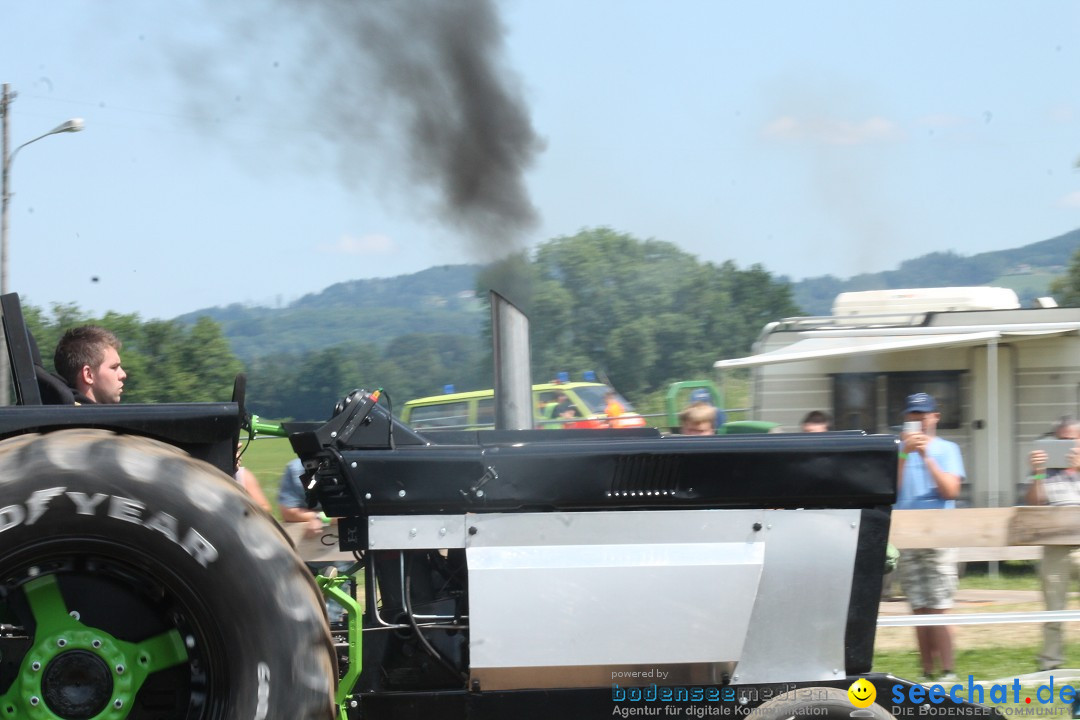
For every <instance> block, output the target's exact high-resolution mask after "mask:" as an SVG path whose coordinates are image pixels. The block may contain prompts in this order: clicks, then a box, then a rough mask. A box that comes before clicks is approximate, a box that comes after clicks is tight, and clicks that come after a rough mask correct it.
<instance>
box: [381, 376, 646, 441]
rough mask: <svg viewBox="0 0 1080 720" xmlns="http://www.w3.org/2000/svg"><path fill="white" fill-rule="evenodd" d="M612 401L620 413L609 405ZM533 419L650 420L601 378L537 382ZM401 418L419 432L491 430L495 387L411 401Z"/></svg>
mask: <svg viewBox="0 0 1080 720" xmlns="http://www.w3.org/2000/svg"><path fill="white" fill-rule="evenodd" d="M609 393H610V394H611V395H610V396H609ZM611 400H614V401H615V402H616V403H617V404H618V406H619V407H620V408H621V412H619V411H618V409H617V408H615V407H614V406H609V402H610V401H611ZM609 410H610V411H611V416H610V417H609V415H608V413H609ZM616 413H617V414H616ZM533 419H534V426H535V427H537V428H549V429H554V428H565V429H582V428H584V429H600V428H628V427H644V426H645V424H646V423H645V418H643V417H642V416H641V415H639V414H638V413H636V412H635V411H634V408H633V406H632V405H631V404H630V403H629V402H628V401H627V400H626V399H625V398H624V397H622V396H621V395H619V394H618V393H617V392H615V391H614V390H612V389H611V388H610V387H609V386H607V385H605V384H603V383H599V382H565V383H544V384H541V385H533ZM401 420H402V422H404V423H406V424H408V425H411V426H412V427H414V428H415V429H417V430H423V429H439V430H482V429H490V428H493V427H495V391H494V390H474V391H472V392H460V393H448V394H445V395H432V396H431V397H424V398H417V399H416V400H409V401H408V402H407V403H405V405H404V407H403V408H402V410H401Z"/></svg>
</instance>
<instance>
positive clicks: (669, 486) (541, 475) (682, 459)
mask: <svg viewBox="0 0 1080 720" xmlns="http://www.w3.org/2000/svg"><path fill="white" fill-rule="evenodd" d="M581 432H584V433H590V432H595V431H581ZM619 432H620V431H612V433H611V434H607V433H605V434H604V435H605V437H603V438H601V437H593V438H589V439H584V438H578V437H566V436H563V434H562V433H554V432H548V431H535V432H533V431H520V432H519V433H517V434H516V435H515V434H514V433H511V432H501V433H492V436H493V437H492V438H491V441H489V440H488V438H487V437H486V434H485V433H484V432H480V433H476V435H477V439H478V442H477V443H475V444H471V445H437V444H428V445H409V446H402V447H398V448H395V449H392V450H390V449H386V450H374V451H372V450H364V451H356V450H349V449H343V450H341V451H339V452H335V453H333V456H324V457H322V458H321V459H322V461H323V463H322V469H321V470H320V471H319V473H318V475H319V476H320V479H321V480H323V482H320V483H319V484H318V486H317V487H318V494H319V500H320V502H322V504H323V507H324V509H325V510H326V512H327V513H328V514H335V515H340V516H345V515H360V514H364V515H402V514H438V513H466V512H516V511H531V512H535V511H548V510H564V511H571V510H616V509H637V510H640V509H675V508H680V509H685V508H754V507H765V508H802V507H814V508H875V507H880V506H883V505H891V504H892V503H893V502H894V501H895V499H896V497H895V493H896V452H897V445H896V443H897V441H896V438H895V436H892V435H880V436H863V435H847V434H844V435H821V434H814V435H804V434H799V435H795V434H792V435H779V434H778V435H731V436H716V437H681V436H668V437H659V436H655V435H654V436H652V437H641V436H635V437H627V436H623V437H619V436H617V433H619ZM601 439H602V440H603V441H602V442H601V441H600V440H601ZM296 444H297V443H295V442H294V445H296ZM331 477H332V481H326V480H328V479H330V478H331ZM346 490H347V493H346V492H345V491H346Z"/></svg>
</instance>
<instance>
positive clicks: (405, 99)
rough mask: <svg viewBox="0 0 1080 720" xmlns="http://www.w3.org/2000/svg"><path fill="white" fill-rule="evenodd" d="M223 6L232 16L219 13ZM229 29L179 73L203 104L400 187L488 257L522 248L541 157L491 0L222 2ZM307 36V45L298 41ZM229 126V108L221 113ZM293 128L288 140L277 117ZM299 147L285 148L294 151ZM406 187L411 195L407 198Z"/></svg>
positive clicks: (412, 204) (411, 207)
mask: <svg viewBox="0 0 1080 720" xmlns="http://www.w3.org/2000/svg"><path fill="white" fill-rule="evenodd" d="M222 6H224V8H228V9H227V10H226V9H223V7H222ZM212 8H213V9H212V10H210V12H211V13H212V14H214V13H216V14H217V17H221V14H222V13H228V16H227V17H223V18H222V20H223V22H224V23H226V25H225V27H227V28H228V30H227V31H226V32H224V33H223V34H222V35H221V36H220V37H221V40H219V41H215V42H214V43H213V46H210V45H209V44H208V45H207V46H204V47H199V48H190V47H189V48H186V49H185V50H184V52H182V53H181V54H180V55H178V57H179V58H180V62H179V63H178V66H179V68H180V70H181V72H182V73H184V75H185V76H186V77H187V79H188V80H189V81H190V82H189V85H190V86H191V87H192V88H197V89H198V92H197V93H193V97H194V98H196V99H197V102H198V104H199V105H200V108H201V109H202V111H203V112H204V113H205V112H206V111H207V110H208V109H209V108H210V107H211V106H210V105H209V104H207V103H206V101H208V100H209V101H212V102H213V103H214V107H215V108H220V107H221V104H222V98H223V97H227V98H228V99H229V103H230V107H232V108H235V113H236V114H238V115H240V114H242V115H244V116H245V119H247V120H254V119H255V118H260V119H262V120H265V118H267V117H271V118H275V119H276V120H277V122H278V127H276V128H275V130H274V132H273V133H272V134H273V135H275V136H276V137H275V141H276V144H277V145H278V146H279V147H280V146H284V150H285V152H291V153H292V155H293V156H294V157H295V158H297V159H298V160H302V161H303V162H305V163H306V164H309V165H310V164H313V163H314V162H316V161H314V160H313V159H312V158H313V157H317V154H316V153H314V152H313V149H312V148H311V147H310V132H311V131H314V132H315V133H316V134H317V135H318V137H319V138H320V139H321V143H320V144H321V145H322V146H323V147H322V148H321V149H320V151H319V152H321V154H322V156H323V157H326V153H327V152H329V153H331V157H332V161H333V162H335V163H336V165H337V168H338V169H339V170H340V171H341V172H342V174H343V176H345V177H346V178H348V179H349V180H354V179H363V180H365V181H367V182H369V183H370V182H374V183H375V186H376V187H379V188H380V189H386V188H391V189H393V190H395V191H397V195H398V198H399V199H401V200H404V202H405V210H406V211H411V212H415V211H416V209H417V207H418V205H419V206H420V207H423V208H425V209H427V210H428V212H424V213H421V214H424V215H427V214H430V212H434V214H435V216H436V218H437V219H439V220H440V221H442V222H444V223H447V224H449V225H451V226H453V227H454V228H455V229H456V230H457V231H459V232H460V234H461V235H463V236H464V237H465V238H466V239H467V240H468V241H469V243H470V245H471V246H472V249H473V250H474V251H475V252H473V253H470V254H471V255H473V257H474V259H480V260H489V259H492V258H494V257H500V256H504V255H506V254H507V253H510V252H514V251H518V250H520V249H521V248H522V247H523V243H524V235H525V233H527V232H528V231H529V230H530V229H532V228H533V227H534V226H535V225H536V223H537V219H538V218H537V211H536V208H535V207H534V206H533V204H532V202H531V200H530V199H529V194H528V190H527V187H526V185H525V173H526V171H527V170H528V169H529V167H530V166H531V165H532V163H533V162H534V160H535V159H536V156H537V154H538V153H539V152H540V151H542V149H543V141H542V139H541V138H540V137H539V136H538V135H537V133H536V131H535V129H534V128H533V126H532V122H531V120H530V117H529V113H528V109H527V107H526V103H525V101H524V97H523V93H522V91H521V88H520V84H519V82H518V80H517V78H516V76H515V75H514V74H513V73H512V72H511V71H510V70H509V68H508V67H507V61H506V53H505V37H506V29H505V27H504V26H503V25H502V23H501V21H500V18H499V15H498V11H497V8H496V5H495V3H494V1H493V0H274V1H273V2H266V1H264V2H257V3H256V2H249V3H223V4H218V3H215V4H214V5H213V6H212ZM297 39H299V44H295V43H294V41H295V40H297ZM213 116H214V117H215V118H219V119H221V120H222V121H223V122H222V125H228V124H229V123H228V122H225V121H227V120H229V119H230V118H226V117H223V116H222V115H221V112H220V110H219V109H215V111H214V112H213ZM290 122H291V123H293V124H294V125H293V127H294V129H295V130H296V131H298V132H297V133H296V134H293V133H292V132H289V131H288V130H286V131H285V132H284V135H285V137H286V138H291V140H290V141H289V142H286V143H281V140H282V138H281V132H280V128H281V123H286V124H287V123H290ZM290 142H291V143H293V144H294V146H293V147H289V143H290ZM402 191H404V192H402Z"/></svg>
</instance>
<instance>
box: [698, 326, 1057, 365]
mask: <svg viewBox="0 0 1080 720" xmlns="http://www.w3.org/2000/svg"><path fill="white" fill-rule="evenodd" d="M1060 332H1062V331H1060V330H1057V331H1045V330H1040V331H1032V332H1009V333H1001V332H998V331H997V330H986V331H983V332H965V333H943V334H932V335H930V334H926V335H923V334H920V335H903V336H896V335H893V336H891V337H890V336H885V335H878V336H873V337H866V336H858V335H851V336H844V337H811V338H804V339H803V340H797V341H796V342H794V343H792V344H791V345H787V346H785V347H782V348H777V349H776V350H769V351H768V352H763V353H761V354H759V355H750V356H749V357H744V358H733V359H731V360H718V361H717V362H716V363H714V364H713V367H715V368H740V367H757V366H759V365H772V364H774V363H785V362H799V361H800V360H816V359H819V358H832V357H847V356H852V355H876V354H878V353H887V352H899V351H903V350H919V349H922V348H934V347H962V346H967V345H983V344H985V343H986V342H988V341H990V340H995V339H1000V338H1001V337H1003V335H1008V336H1009V338H1010V339H1014V338H1016V339H1019V338H1023V337H1026V336H1031V337H1036V336H1039V337H1045V336H1046V335H1052V334H1059V333H1060Z"/></svg>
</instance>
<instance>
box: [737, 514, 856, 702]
mask: <svg viewBox="0 0 1080 720" xmlns="http://www.w3.org/2000/svg"><path fill="white" fill-rule="evenodd" d="M859 517H860V513H859V511H858V510H775V511H770V512H769V514H768V520H767V521H766V532H767V537H766V540H765V568H764V570H763V571H762V574H761V582H760V584H759V585H758V592H757V600H756V602H755V604H754V613H753V616H752V617H751V618H750V627H749V630H748V632H747V638H746V650H745V652H744V653H743V656H742V658H741V659H740V661H739V664H738V665H737V666H736V668H735V676H737V679H736V678H735V677H733V678H732V680H733V681H734V682H739V683H766V682H785V681H787V682H794V681H804V680H831V679H835V678H838V677H844V676H845V670H844V633H845V630H846V626H847V612H848V604H849V602H850V599H851V580H852V568H853V567H854V564H855V550H856V547H857V545H858V537H859Z"/></svg>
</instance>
